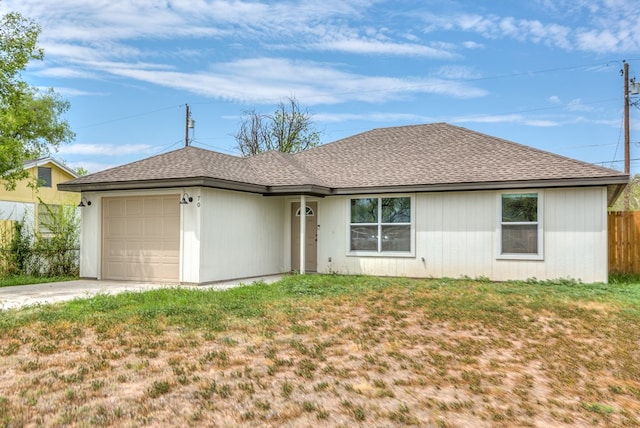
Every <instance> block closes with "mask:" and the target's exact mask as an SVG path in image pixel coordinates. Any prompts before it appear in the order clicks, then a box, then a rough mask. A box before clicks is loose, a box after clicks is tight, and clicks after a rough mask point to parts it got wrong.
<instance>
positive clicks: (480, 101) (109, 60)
mask: <svg viewBox="0 0 640 428" xmlns="http://www.w3.org/2000/svg"><path fill="white" fill-rule="evenodd" d="M8 11H18V12H20V13H22V14H23V15H25V16H27V17H30V18H33V19H34V20H36V21H37V22H39V23H40V25H41V26H42V34H41V38H40V44H41V46H42V47H43V48H44V49H45V61H43V62H40V63H34V64H32V65H31V66H30V68H29V69H28V70H27V72H26V73H25V74H24V78H25V79H26V80H27V81H28V82H30V83H31V84H32V85H35V86H39V87H53V88H54V89H55V90H56V91H57V92H59V93H61V94H62V95H63V96H64V97H66V98H67V99H68V100H69V101H70V102H71V109H70V111H69V112H68V114H67V119H68V120H69V122H70V124H71V126H72V128H73V130H74V131H75V133H76V140H75V141H74V142H73V143H71V144H68V145H65V146H63V147H62V148H61V149H60V150H59V152H58V153H54V154H53V155H54V156H55V157H57V158H60V159H62V160H64V161H66V162H67V163H68V164H69V165H70V166H72V167H79V166H82V167H84V168H86V169H88V170H89V171H90V172H96V171H99V170H102V169H105V168H108V167H112V166H117V165H121V164H124V163H128V162H131V161H135V160H139V159H142V158H145V157H148V156H152V155H155V154H159V153H163V152H166V151H170V150H174V149H177V148H179V147H181V146H183V145H184V133H185V130H184V128H185V104H189V106H190V109H191V112H192V118H193V119H194V120H195V121H196V125H195V129H194V130H193V133H192V134H191V138H192V139H193V145H194V146H197V147H202V148H207V149H211V150H216V151H220V152H223V153H228V154H237V153H238V152H237V150H235V148H234V146H235V141H234V139H233V136H232V135H233V134H234V133H235V132H236V131H237V129H238V127H239V124H240V115H241V114H242V112H243V111H246V110H250V109H255V110H256V111H258V112H263V113H271V112H273V110H274V109H275V107H276V105H277V104H278V103H279V102H280V101H282V100H284V99H285V98H286V97H291V96H293V97H295V98H296V99H297V100H298V102H299V104H300V105H301V106H302V107H303V108H308V109H309V111H310V112H311V113H312V115H313V120H314V123H315V125H316V128H317V129H318V130H319V131H321V132H322V136H321V140H322V142H323V143H326V142H331V141H335V140H337V139H340V138H343V137H346V136H349V135H353V134H356V133H359V132H363V131H366V130H369V129H372V128H378V127H387V126H399V125H407V124H419V123H432V122H448V123H451V124H454V125H458V126H463V127H466V128H469V129H473V130H476V131H479V132H483V133H487V134H491V135H494V136H497V137H501V138H505V139H508V140H512V141H516V142H519V143H522V144H526V145H529V146H533V147H536V148H539V149H542V150H547V151H551V152H554V153H558V154H560V155H564V156H568V157H572V158H576V159H580V160H584V161H586V162H591V163H597V164H599V165H605V166H609V167H613V168H616V169H619V170H622V168H623V162H622V160H623V152H624V151H623V132H622V124H623V79H622V77H621V75H620V70H621V69H622V60H626V61H627V62H628V63H629V64H630V76H631V77H633V76H637V77H638V78H639V79H640V8H638V7H637V5H635V3H634V2H631V1H630V0H530V1H512V0H494V1H482V2H475V1H474V2H472V1H455V0H442V1H438V0H436V1H428V2H427V1H403V0H394V1H374V0H353V1H345V0H323V1H304V0H303V1H280V2H276V1H243V0H236V1H234V0H229V1H226V0H217V1H216V0H135V1H129V0H127V1H121V0H65V1H60V2H53V1H51V2H50V1H43V0H0V13H6V12H8ZM631 142H632V145H631V158H632V162H631V167H632V173H637V172H640V110H639V109H638V108H637V107H632V108H631Z"/></svg>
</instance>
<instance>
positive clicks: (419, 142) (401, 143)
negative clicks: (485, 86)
mask: <svg viewBox="0 0 640 428" xmlns="http://www.w3.org/2000/svg"><path fill="white" fill-rule="evenodd" d="M608 177H610V178H611V179H612V180H614V181H612V182H616V183H619V182H620V179H624V178H625V177H626V175H625V174H623V173H621V172H619V171H616V170H612V169H608V168H604V167H600V166H596V165H592V164H589V163H585V162H581V161H578V160H574V159H570V158H566V157H563V156H559V155H556V154H553V153H549V152H544V151H541V150H537V149H534V148H531V147H527V146H523V145H521V144H517V143H514V142H511V141H507V140H503V139H500V138H496V137H492V136H489V135H486V134H481V133H478V132H475V131H471V130H468V129H466V128H461V127H457V126H453V125H449V124H446V123H435V124H428V125H414V126H400V127H392V128H378V129H373V130H371V131H367V132H364V133H361V134H358V135H354V136H351V137H348V138H344V139H342V140H338V141H336V142H333V143H329V144H325V145H322V146H319V147H316V148H314V149H310V150H307V151H304V152H301V153H297V154H288V153H280V152H267V153H262V154H259V155H256V156H253V157H250V158H239V157H236V156H230V155H225V154H221V153H217V152H213V151H210V150H204V149H200V148H195V147H185V148H182V149H179V150H175V151H172V152H169V153H165V154H161V155H158V156H154V157H151V158H147V159H143V160H141V161H137V162H133V163H130V164H127V165H123V166H120V167H116V168H112V169H109V170H106V171H102V172H98V173H95V174H91V175H88V176H85V177H80V178H77V179H75V180H73V181H70V182H67V184H68V185H71V186H72V187H74V188H76V189H80V190H82V187H83V185H88V184H92V185H99V184H101V183H105V184H107V183H108V184H111V185H112V184H113V183H124V182H131V181H138V182H144V181H153V180H172V179H188V178H207V179H213V180H223V181H225V182H236V183H247V184H252V185H258V186H265V188H266V187H277V186H304V185H313V186H320V187H324V188H328V189H349V188H367V187H371V188H384V187H390V186H417V185H425V186H428V185H447V184H451V185H455V184H462V183H495V182H514V181H522V182H526V181H539V180H566V179H593V178H596V179H598V178H600V179H606V178H608ZM605 181H606V180H605ZM93 187H94V188H95V186H93Z"/></svg>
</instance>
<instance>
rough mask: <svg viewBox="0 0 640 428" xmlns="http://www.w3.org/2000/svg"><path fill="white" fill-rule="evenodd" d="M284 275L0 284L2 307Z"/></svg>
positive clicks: (229, 284)
mask: <svg viewBox="0 0 640 428" xmlns="http://www.w3.org/2000/svg"><path fill="white" fill-rule="evenodd" d="M280 279H282V275H269V276H264V277H256V278H244V279H238V280H232V281H222V282H219V283H215V284H209V285H179V284H152V283H144V282H131V281H96V280H92V279H79V280H76V281H65V282H47V283H43V284H30V285H16V286H12V287H0V310H3V309H12V308H21V307H25V306H31V305H37V304H47V303H56V302H65V301H69V300H73V299H77V298H89V297H93V296H95V295H98V294H117V293H122V292H124V291H137V292H142V291H149V290H154V289H158V288H172V287H181V288H190V289H198V290H203V289H214V290H220V291H221V290H227V289H229V288H233V287H238V286H241V285H251V284H253V283H255V282H262V281H263V282H265V283H267V284H271V283H273V282H276V281H279V280H280Z"/></svg>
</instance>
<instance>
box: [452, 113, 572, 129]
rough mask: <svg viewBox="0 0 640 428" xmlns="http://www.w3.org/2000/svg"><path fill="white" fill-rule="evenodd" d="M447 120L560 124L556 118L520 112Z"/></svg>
mask: <svg viewBox="0 0 640 428" xmlns="http://www.w3.org/2000/svg"><path fill="white" fill-rule="evenodd" d="M449 121H450V122H452V123H520V124H523V125H526V126H533V127H551V126H560V125H561V124H562V123H561V122H559V121H557V120H550V119H536V118H531V117H527V116H523V115H521V114H499V115H473V116H460V117H454V118H451V119H449Z"/></svg>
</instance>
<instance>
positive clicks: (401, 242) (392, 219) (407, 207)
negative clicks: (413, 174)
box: [349, 196, 412, 253]
mask: <svg viewBox="0 0 640 428" xmlns="http://www.w3.org/2000/svg"><path fill="white" fill-rule="evenodd" d="M350 214H351V221H350V225H349V237H350V247H349V249H350V251H352V252H361V251H362V252H375V253H410V252H411V220H412V219H411V198H410V197H408V196H406V197H389V198H380V197H379V198H358V199H351V206H350Z"/></svg>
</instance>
